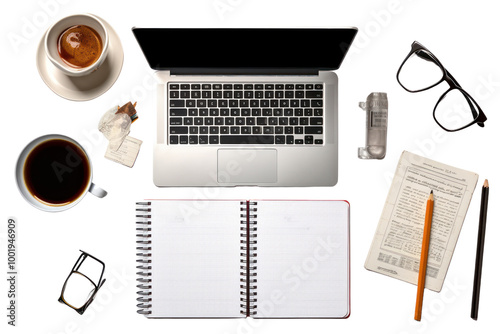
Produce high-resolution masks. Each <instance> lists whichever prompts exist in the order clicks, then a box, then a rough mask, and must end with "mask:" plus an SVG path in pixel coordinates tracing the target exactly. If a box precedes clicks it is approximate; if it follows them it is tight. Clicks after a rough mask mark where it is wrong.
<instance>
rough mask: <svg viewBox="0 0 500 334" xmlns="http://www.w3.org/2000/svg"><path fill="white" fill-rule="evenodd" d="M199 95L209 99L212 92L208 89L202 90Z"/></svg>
mask: <svg viewBox="0 0 500 334" xmlns="http://www.w3.org/2000/svg"><path fill="white" fill-rule="evenodd" d="M201 97H202V98H204V99H211V98H212V92H211V91H209V90H203V91H202V92H201Z"/></svg>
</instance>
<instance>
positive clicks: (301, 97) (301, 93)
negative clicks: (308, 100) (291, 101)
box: [295, 91, 304, 99]
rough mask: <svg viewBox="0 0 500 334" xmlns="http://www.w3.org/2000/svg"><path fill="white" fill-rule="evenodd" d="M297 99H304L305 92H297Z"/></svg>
mask: <svg viewBox="0 0 500 334" xmlns="http://www.w3.org/2000/svg"><path fill="white" fill-rule="evenodd" d="M295 98H296V99H303V98H304V91H298V92H295Z"/></svg>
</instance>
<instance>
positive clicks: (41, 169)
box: [16, 135, 106, 211]
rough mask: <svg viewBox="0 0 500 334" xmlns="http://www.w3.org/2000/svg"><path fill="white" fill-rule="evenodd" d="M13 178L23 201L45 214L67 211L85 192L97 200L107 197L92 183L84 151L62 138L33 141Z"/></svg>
mask: <svg viewBox="0 0 500 334" xmlns="http://www.w3.org/2000/svg"><path fill="white" fill-rule="evenodd" d="M16 178H17V184H18V187H19V190H20V191H21V194H22V195H23V196H24V198H25V199H26V200H27V201H28V202H29V203H30V204H32V205H33V206H35V207H37V208H39V209H42V210H45V211H62V210H66V209H68V208H70V207H72V206H74V205H76V204H77V203H78V202H79V201H80V200H81V199H82V198H83V197H84V196H85V194H86V193H87V191H90V192H91V193H93V194H94V195H96V196H98V197H104V196H105V195H106V192H105V191H104V190H102V189H100V188H99V187H97V186H95V185H94V184H93V183H92V166H91V163H90V159H89V157H88V155H87V154H86V152H85V150H84V149H83V147H81V146H80V145H79V144H78V143H77V142H76V141H74V140H73V139H71V138H69V137H66V136H61V135H48V136H43V137H40V138H37V139H35V140H34V141H32V142H31V143H30V144H29V145H28V146H27V147H26V148H25V149H24V150H23V152H22V153H21V155H20V157H19V159H18V163H17V167H16Z"/></svg>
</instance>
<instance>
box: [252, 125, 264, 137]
mask: <svg viewBox="0 0 500 334" xmlns="http://www.w3.org/2000/svg"><path fill="white" fill-rule="evenodd" d="M252 133H253V134H254V135H260V134H262V127H260V126H252Z"/></svg>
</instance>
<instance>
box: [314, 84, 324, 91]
mask: <svg viewBox="0 0 500 334" xmlns="http://www.w3.org/2000/svg"><path fill="white" fill-rule="evenodd" d="M314 89H319V90H322V89H323V84H315V85H314Z"/></svg>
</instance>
